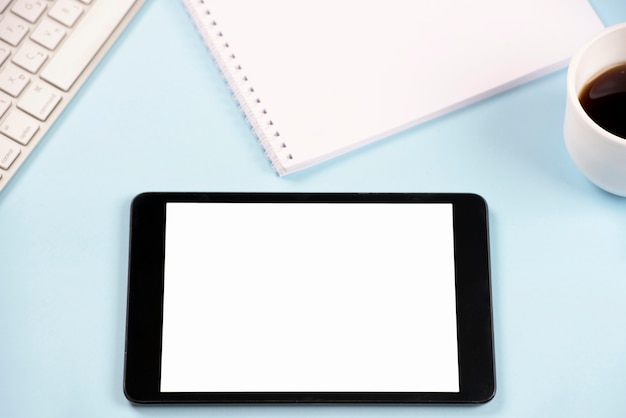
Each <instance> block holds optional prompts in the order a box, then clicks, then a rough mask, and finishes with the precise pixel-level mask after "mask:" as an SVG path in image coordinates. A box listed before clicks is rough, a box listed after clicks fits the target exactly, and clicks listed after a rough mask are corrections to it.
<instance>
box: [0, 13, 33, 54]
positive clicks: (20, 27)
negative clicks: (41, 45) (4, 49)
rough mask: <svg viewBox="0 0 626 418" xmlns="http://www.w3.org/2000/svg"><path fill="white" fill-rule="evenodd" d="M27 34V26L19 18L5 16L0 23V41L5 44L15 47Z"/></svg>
mask: <svg viewBox="0 0 626 418" xmlns="http://www.w3.org/2000/svg"><path fill="white" fill-rule="evenodd" d="M27 33H28V26H26V24H25V22H24V21H23V20H21V19H20V18H19V17H17V16H15V15H12V14H10V13H9V14H7V15H6V16H4V18H3V19H2V20H1V21H0V39H2V40H3V41H5V42H6V43H8V44H10V45H13V46H17V44H19V43H20V41H21V40H22V39H23V38H24V36H26V34H27Z"/></svg>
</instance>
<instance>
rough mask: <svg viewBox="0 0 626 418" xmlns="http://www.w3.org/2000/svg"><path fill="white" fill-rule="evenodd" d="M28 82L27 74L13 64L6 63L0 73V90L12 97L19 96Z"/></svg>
mask: <svg viewBox="0 0 626 418" xmlns="http://www.w3.org/2000/svg"><path fill="white" fill-rule="evenodd" d="M29 82H30V78H29V77H28V74H27V73H25V72H24V71H22V70H20V69H19V68H17V67H16V66H14V65H8V66H7V67H5V69H4V70H3V71H2V73H0V90H2V91H4V92H5V93H8V94H10V95H11V96H13V97H17V96H19V95H20V93H21V92H22V90H24V87H26V85H28V83H29Z"/></svg>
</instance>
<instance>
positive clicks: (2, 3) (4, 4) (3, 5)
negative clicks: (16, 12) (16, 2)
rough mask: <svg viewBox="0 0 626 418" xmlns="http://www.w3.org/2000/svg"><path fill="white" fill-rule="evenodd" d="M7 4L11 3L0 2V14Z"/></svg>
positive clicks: (4, 0) (6, 1) (2, 0)
mask: <svg viewBox="0 0 626 418" xmlns="http://www.w3.org/2000/svg"><path fill="white" fill-rule="evenodd" d="M9 3H11V0H0V13H2V12H4V9H6V8H7V6H8V5H9Z"/></svg>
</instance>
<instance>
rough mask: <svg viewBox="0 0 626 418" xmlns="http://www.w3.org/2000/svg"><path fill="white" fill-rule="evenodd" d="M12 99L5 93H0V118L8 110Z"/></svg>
mask: <svg viewBox="0 0 626 418" xmlns="http://www.w3.org/2000/svg"><path fill="white" fill-rule="evenodd" d="M12 103H13V101H12V100H11V98H10V97H9V96H7V95H6V94H3V93H0V118H1V117H2V116H4V114H5V113H6V112H7V110H9V108H10V107H11V104H12Z"/></svg>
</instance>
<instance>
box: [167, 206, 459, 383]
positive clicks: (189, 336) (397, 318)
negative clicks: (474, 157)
mask: <svg viewBox="0 0 626 418" xmlns="http://www.w3.org/2000/svg"><path fill="white" fill-rule="evenodd" d="M452 217H453V215H452V204H445V203H442V204H438V203H437V204H434V203H428V204H380V203H359V204H336V203H333V204H321V203H280V204H278V203H168V204H167V207H166V231H165V236H166V243H165V276H164V298H163V337H162V344H163V345H162V358H161V387H160V388H161V391H162V392H335V391H337V392H458V391H459V371H458V370H459V363H458V350H457V325H456V302H455V271H454V237H453V219H452Z"/></svg>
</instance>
